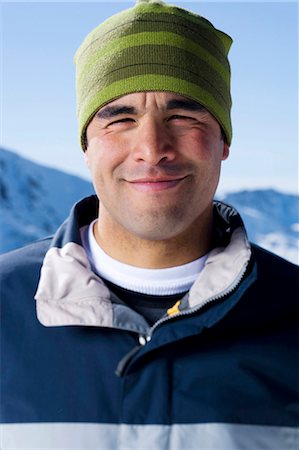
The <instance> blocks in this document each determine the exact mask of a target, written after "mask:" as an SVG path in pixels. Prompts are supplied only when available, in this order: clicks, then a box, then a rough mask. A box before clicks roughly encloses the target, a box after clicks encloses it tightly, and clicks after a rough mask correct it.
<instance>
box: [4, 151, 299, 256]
mask: <svg viewBox="0 0 299 450" xmlns="http://www.w3.org/2000/svg"><path fill="white" fill-rule="evenodd" d="M93 193H94V190H93V187H92V184H91V183H89V182H88V181H86V180H83V179H82V178H79V177H77V176H73V175H68V174H66V173H64V172H62V171H59V170H55V169H50V168H48V167H44V166H41V165H38V164H36V163H33V162H31V161H29V160H27V159H24V158H22V157H20V156H18V155H17V154H15V153H13V152H10V151H7V150H4V149H1V148H0V217H1V218H0V253H3V252H6V251H8V250H12V249H14V248H17V247H20V246H22V245H24V244H26V243H28V242H32V241H33V240H35V239H38V238H40V237H43V236H46V235H49V234H52V233H53V232H54V231H55V230H56V229H57V227H58V226H59V225H60V224H61V223H62V222H63V221H64V220H65V218H66V217H67V216H68V214H69V211H70V209H71V207H72V205H73V204H74V203H75V202H76V201H78V200H79V199H80V198H82V197H85V196H87V195H90V194H93ZM221 200H223V201H225V202H226V203H229V204H231V205H233V206H235V207H236V208H237V210H238V211H239V212H240V213H241V215H242V218H243V220H244V222H245V225H246V227H247V231H248V235H249V238H250V239H251V240H252V241H253V242H256V243H257V244H259V245H261V246H262V247H264V248H267V249H268V250H271V251H273V252H274V253H277V254H279V255H280V256H283V257H284V258H286V259H288V260H290V261H292V262H295V263H297V264H298V248H299V217H298V212H299V196H298V195H289V194H283V193H280V192H277V191H274V190H255V191H254V190H253V191H241V192H236V193H230V194H226V195H225V196H222V197H221Z"/></svg>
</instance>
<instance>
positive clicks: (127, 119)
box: [109, 117, 134, 125]
mask: <svg viewBox="0 0 299 450" xmlns="http://www.w3.org/2000/svg"><path fill="white" fill-rule="evenodd" d="M125 122H134V119H131V118H130V117H125V118H123V119H118V120H114V121H113V122H110V123H109V125H114V124H118V123H125Z"/></svg>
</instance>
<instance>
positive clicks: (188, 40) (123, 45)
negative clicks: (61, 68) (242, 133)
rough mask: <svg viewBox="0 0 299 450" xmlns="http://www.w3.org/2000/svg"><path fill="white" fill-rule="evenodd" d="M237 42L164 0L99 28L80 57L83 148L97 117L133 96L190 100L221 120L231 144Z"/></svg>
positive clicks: (145, 3)
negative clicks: (231, 55)
mask: <svg viewBox="0 0 299 450" xmlns="http://www.w3.org/2000/svg"><path fill="white" fill-rule="evenodd" d="M231 43H232V39H231V38H230V37H229V36H228V35H227V34H225V33H223V32H222V31H219V30H217V29H216V28H214V26H213V25H212V24H211V23H210V22H209V21H208V20H206V19H205V18H203V17H201V16H199V15H196V14H194V13H191V12H189V11H187V10H185V9H182V8H178V7H176V6H171V5H167V4H165V3H163V2H162V1H160V0H137V2H136V5H135V6H134V7H133V8H130V9H128V10H125V11H122V12H121V13H118V14H116V15H114V16H112V17H110V18H109V19H107V20H106V21H105V22H103V23H102V24H100V25H99V26H98V27H97V28H95V29H94V30H93V31H92V32H91V33H90V34H89V35H88V36H87V37H86V38H85V40H84V41H83V43H82V44H81V46H80V47H79V49H78V51H77V53H76V55H75V63H76V67H77V74H76V84H77V114H78V120H79V133H80V139H81V145H82V148H83V149H84V150H85V148H84V139H83V138H84V134H85V131H86V127H87V125H88V123H89V122H90V120H91V119H92V117H93V115H94V114H95V113H96V111H97V110H98V109H99V108H101V107H102V106H103V105H105V104H107V103H109V102H111V101H112V100H115V99H116V98H118V97H120V96H123V95H126V94H130V93H133V92H143V91H169V92H174V93H176V94H180V95H183V96H186V97H189V98H191V99H193V100H195V101H197V102H198V103H200V104H201V105H202V106H204V107H205V108H206V109H207V110H208V111H210V113H211V114H213V116H214V117H215V118H216V119H217V120H218V122H219V124H220V125H221V127H222V129H223V131H224V133H225V135H226V139H227V141H228V144H230V142H231V138H232V128H231V119H230V109H231V97H230V66H229V62H228V59H227V54H228V51H229V49H230V46H231Z"/></svg>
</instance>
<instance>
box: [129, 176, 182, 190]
mask: <svg viewBox="0 0 299 450" xmlns="http://www.w3.org/2000/svg"><path fill="white" fill-rule="evenodd" d="M186 178H187V177H186V176H184V177H177V178H173V177H172V178H167V177H163V178H141V179H137V180H130V181H127V182H128V183H129V184H130V185H131V186H132V187H133V189H135V190H137V191H140V192H157V191H164V190H167V189H173V188H175V187H177V186H178V185H179V184H181V183H182V182H183V181H184V180H185V179H186Z"/></svg>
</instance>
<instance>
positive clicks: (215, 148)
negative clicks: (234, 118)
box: [182, 132, 219, 163]
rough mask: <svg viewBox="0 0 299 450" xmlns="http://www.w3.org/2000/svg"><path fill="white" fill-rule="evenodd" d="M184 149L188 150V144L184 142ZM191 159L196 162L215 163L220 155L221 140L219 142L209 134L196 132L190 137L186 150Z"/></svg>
mask: <svg viewBox="0 0 299 450" xmlns="http://www.w3.org/2000/svg"><path fill="white" fill-rule="evenodd" d="M182 145H183V146H184V147H183V148H186V143H185V144H184V140H183V141H182ZM186 150H187V152H188V155H189V157H191V158H192V159H194V160H195V161H198V162H199V161H203V162H207V163H208V162H209V161H215V160H217V159H218V154H219V140H218V142H217V141H216V139H213V137H211V136H209V135H208V134H207V133H200V132H194V133H193V134H192V135H191V136H190V137H189V142H188V148H186Z"/></svg>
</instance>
